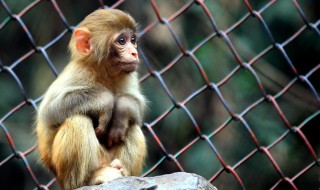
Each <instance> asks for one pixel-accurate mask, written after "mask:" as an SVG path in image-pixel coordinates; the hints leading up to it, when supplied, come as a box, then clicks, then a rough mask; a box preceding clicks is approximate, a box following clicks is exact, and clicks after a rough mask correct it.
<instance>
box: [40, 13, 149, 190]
mask: <svg viewBox="0 0 320 190" xmlns="http://www.w3.org/2000/svg"><path fill="white" fill-rule="evenodd" d="M135 30H136V23H135V21H134V20H133V18H132V17H131V16H129V15H128V14H126V13H124V12H122V11H119V10H112V9H109V10H98V11H95V12H93V13H92V14H90V15H89V16H87V17H86V18H85V19H84V21H83V22H81V23H80V24H79V26H78V28H77V29H76V30H75V31H74V33H73V35H72V37H71V40H70V45H69V48H70V52H71V61H70V63H69V64H68V66H67V67H66V68H65V69H64V71H63V72H62V73H61V74H60V75H59V77H58V78H57V79H56V80H55V81H54V82H53V84H52V85H51V86H50V87H49V89H48V91H47V92H46V94H45V96H44V99H43V101H42V102H41V104H40V107H39V111H38V114H37V121H36V122H37V124H36V125H37V126H36V132H37V137H38V143H39V151H40V154H41V158H42V161H43V163H44V165H45V166H47V167H48V168H49V169H50V170H51V171H52V172H53V173H54V174H55V175H56V178H57V181H58V183H59V185H60V187H61V188H62V189H64V190H69V189H74V188H77V187H81V186H84V185H92V184H99V183H102V182H106V181H109V180H112V179H114V178H117V177H120V176H128V175H138V174H139V172H140V170H141V168H142V165H143V162H144V159H145V155H146V143H145V137H144V135H143V133H142V131H141V128H140V125H141V120H142V117H143V112H144V107H145V99H144V97H143V95H142V94H141V92H140V88H139V82H138V77H137V73H136V72H135V71H131V70H130V69H128V68H131V69H132V68H136V66H134V64H137V62H138V59H137V60H135V58H132V57H130V56H132V55H133V54H132V55H128V53H127V52H128V51H129V50H130V49H129V50H128V48H131V49H135V48H136V44H128V45H125V46H123V47H118V46H119V44H117V42H116V40H117V37H118V35H119V34H122V33H123V34H125V35H131V34H132V33H134V32H135ZM77 32H78V34H76V33H77ZM83 39H84V40H83ZM121 48H123V49H121ZM124 50H125V51H124ZM130 51H131V50H130ZM121 52H122V53H121ZM132 59H134V61H132ZM115 60H116V61H115ZM128 60H129V61H128ZM123 64H125V67H124V66H123ZM95 119H96V120H97V124H96V121H95ZM96 125H97V126H96ZM97 136H98V138H97Z"/></svg>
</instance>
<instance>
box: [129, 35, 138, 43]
mask: <svg viewBox="0 0 320 190" xmlns="http://www.w3.org/2000/svg"><path fill="white" fill-rule="evenodd" d="M130 40H131V43H132V44H136V42H137V39H136V37H135V36H132V37H131V39H130Z"/></svg>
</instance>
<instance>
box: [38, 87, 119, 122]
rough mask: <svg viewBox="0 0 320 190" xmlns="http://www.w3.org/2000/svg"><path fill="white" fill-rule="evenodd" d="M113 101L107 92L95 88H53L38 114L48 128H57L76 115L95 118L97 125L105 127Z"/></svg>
mask: <svg viewBox="0 0 320 190" xmlns="http://www.w3.org/2000/svg"><path fill="white" fill-rule="evenodd" d="M113 101H114V100H113V96H112V95H111V93H110V92H109V91H107V90H104V91H102V90H101V89H100V90H98V89H97V88H95V87H92V88H90V87H81V86H76V87H74V86H67V87H64V88H62V90H61V89H60V90H59V89H55V88H54V87H53V88H52V89H50V90H49V91H48V95H47V96H46V97H45V99H44V103H43V104H42V105H43V106H42V107H40V111H39V114H41V115H40V118H41V119H43V120H44V122H45V123H47V124H48V125H49V126H58V125H60V124H61V123H63V122H64V121H65V119H66V118H68V117H70V116H72V115H76V114H80V115H86V116H94V117H97V118H99V123H101V124H104V125H106V124H107V122H108V121H109V120H110V117H111V114H112V108H113V104H114V103H113ZM100 116H103V117H102V118H100ZM107 116H109V117H107ZM100 120H101V121H100Z"/></svg>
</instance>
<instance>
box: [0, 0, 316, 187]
mask: <svg viewBox="0 0 320 190" xmlns="http://www.w3.org/2000/svg"><path fill="white" fill-rule="evenodd" d="M0 2H1V8H2V10H1V11H2V12H0V22H1V23H0V32H1V33H0V40H1V47H0V48H1V52H2V53H1V54H0V56H1V57H0V78H1V79H0V85H1V86H0V89H1V92H2V93H1V98H0V99H1V104H2V106H1V112H0V126H1V129H2V134H1V139H0V143H1V144H0V145H1V146H0V149H1V153H0V170H1V172H0V174H1V176H2V177H1V178H2V182H3V183H1V184H4V186H3V187H4V189H15V187H21V186H16V185H17V184H20V185H21V184H22V186H24V187H28V188H32V187H34V188H40V189H54V188H56V187H57V186H56V183H55V179H54V177H53V176H52V174H49V173H48V172H44V171H43V169H41V168H40V167H38V166H37V165H39V164H37V163H36V161H35V157H36V155H35V152H36V151H35V150H36V148H37V145H36V143H35V141H34V140H33V138H34V137H33V115H34V112H36V110H37V106H38V105H39V102H40V101H41V99H42V95H43V93H44V91H45V88H46V87H48V85H49V84H50V82H52V80H54V78H55V77H56V76H58V75H59V72H60V71H61V69H62V68H63V66H64V65H65V64H66V63H67V59H68V56H67V55H66V54H63V58H59V59H57V58H56V57H55V56H54V55H55V54H54V51H58V52H60V49H62V50H61V51H62V52H63V51H64V49H66V48H65V47H64V46H65V45H66V42H67V41H68V38H69V37H70V34H71V32H72V30H73V28H74V27H75V26H76V25H77V23H79V21H81V18H83V17H84V16H85V15H86V14H89V13H90V12H91V11H93V10H94V9H97V8H120V9H123V8H125V7H128V6H125V4H126V3H128V1H125V0H119V1H108V2H105V1H103V0H97V1H83V2H85V3H83V4H81V3H80V2H82V1H80V2H79V4H81V6H83V5H87V6H88V7H89V9H90V11H89V9H88V11H87V12H85V11H79V12H76V11H75V10H81V7H79V6H80V5H76V4H75V3H72V2H63V1H61V2H59V3H58V2H57V1H56V0H48V1H44V0H35V1H25V2H23V3H21V2H16V3H14V2H11V1H5V0H1V1H0ZM132 2H133V3H134V4H136V5H135V7H134V8H140V9H143V8H146V7H148V11H149V14H151V15H153V17H151V18H149V20H148V21H147V22H146V23H145V24H144V25H142V26H141V32H140V33H139V36H140V38H141V39H145V40H150V38H152V35H151V33H155V34H156V35H160V36H162V37H163V36H164V39H163V40H164V41H165V40H167V39H172V42H173V43H172V46H173V47H166V48H167V50H166V51H162V50H163V49H160V50H156V49H152V47H153V46H154V47H158V46H157V45H155V44H151V45H149V44H147V43H146V44H145V46H150V47H148V48H146V47H145V48H143V47H142V49H145V50H144V51H143V52H141V53H140V56H141V59H142V62H143V65H142V66H141V67H142V71H141V73H142V75H141V78H140V81H141V84H142V86H143V87H144V90H145V91H146V94H147V97H148V95H149V94H150V91H155V89H154V88H157V87H159V88H157V91H161V93H159V94H158V95H157V96H159V97H158V100H156V102H153V101H152V100H153V97H148V98H149V99H151V100H150V102H151V103H150V104H151V106H150V109H149V112H150V113H149V114H148V116H147V117H146V119H145V123H144V125H143V129H144V132H145V134H146V135H147V137H148V143H149V144H150V145H149V158H148V161H147V164H146V166H145V169H144V174H143V176H153V175H158V174H163V173H168V172H174V171H186V172H195V173H199V174H200V175H203V176H204V177H206V178H207V180H209V181H210V182H212V183H213V184H214V185H216V186H217V187H218V188H219V189H255V188H259V189H265V188H267V189H304V187H312V188H313V189H315V188H319V187H320V186H319V184H320V182H319V172H317V171H319V164H320V163H319V162H320V159H319V152H320V148H319V145H320V142H319V139H318V136H319V116H320V109H319V108H320V97H319V93H318V92H319V88H320V83H319V73H320V59H319V56H318V55H319V49H318V51H315V52H314V51H313V50H310V52H311V53H312V52H313V53H314V54H313V55H312V54H311V53H310V55H307V56H308V59H306V58H301V59H300V60H298V61H297V60H295V59H293V57H295V56H294V55H292V54H291V52H289V50H288V49H289V48H288V47H289V46H291V45H292V44H294V45H293V46H294V48H295V49H304V48H308V47H307V45H305V46H297V45H296V44H295V41H297V39H298V38H301V37H302V36H303V35H305V34H306V33H308V34H309V33H310V35H314V36H315V37H314V38H312V39H316V40H315V41H312V42H310V43H317V42H319V39H320V38H319V37H320V30H319V25H320V18H319V17H317V16H314V17H316V18H315V19H312V21H311V19H309V18H308V16H306V15H310V14H311V13H310V12H309V11H308V9H307V8H303V6H301V4H303V5H304V4H305V3H301V2H298V1H296V0H291V1H289V0H288V1H286V2H287V4H290V5H291V6H292V7H291V9H290V11H294V12H296V13H297V15H298V16H297V18H296V19H300V22H301V24H300V25H299V26H298V27H296V28H294V29H292V31H294V32H292V33H290V34H289V35H287V36H286V37H285V38H283V39H279V37H278V36H277V34H278V33H281V32H282V31H281V30H282V29H283V28H282V29H281V28H280V27H278V28H279V29H278V30H276V31H274V29H273V28H277V27H272V28H271V27H270V24H269V23H268V18H269V15H270V14H272V13H270V11H271V10H272V9H274V7H277V6H278V4H281V3H282V2H283V1H277V0H270V1H261V2H259V3H257V2H251V1H248V0H245V1H232V2H231V1H230V2H229V4H230V3H235V5H234V6H236V5H238V6H242V7H244V9H243V10H245V11H244V12H241V13H238V14H237V15H236V16H235V15H232V16H231V17H233V20H234V22H232V23H224V20H223V19H221V17H219V18H217V17H218V16H215V15H216V12H218V11H219V7H218V5H223V2H219V3H214V2H212V1H203V0H188V1H187V0H186V1H179V6H173V5H172V4H177V2H171V1H155V0H150V1H139V2H138V1H131V3H132ZM313 3H314V4H316V3H315V2H313ZM18 4H19V5H18ZM130 5H131V4H130ZM15 6H16V7H15ZM170 6H172V7H173V8H171V9H170V10H169V9H168V7H170ZM17 7H19V8H20V9H19V8H17ZM177 7H178V8H177ZM230 7H232V6H230ZM71 9H73V10H74V12H71V13H70V12H69V11H70V10H71ZM192 9H196V10H197V12H196V14H199V15H200V14H202V16H201V20H197V21H196V22H205V23H206V24H205V26H207V27H206V28H203V30H204V32H202V33H201V34H200V32H199V31H198V28H197V27H196V26H194V27H193V26H190V23H191V21H190V20H192V18H191V17H188V16H186V15H188V14H189V13H188V12H190V11H191V10H192ZM47 10H48V12H46V11H47ZM49 10H50V11H49ZM33 11H37V12H41V14H43V17H45V18H43V20H42V22H44V23H45V26H46V27H45V28H41V31H39V30H37V25H39V23H36V22H35V21H34V20H33V18H34V17H32V15H33V14H31V12H33ZM135 11H136V12H139V13H140V14H142V15H143V14H146V13H145V12H143V10H137V9H136V10H135ZM276 11H278V12H279V11H283V12H285V10H279V9H277V10H276ZM129 12H130V13H132V14H133V16H134V14H135V12H134V10H132V11H129ZM146 12H147V11H146ZM75 13H78V14H75ZM41 14H38V15H41ZM65 15H67V16H65ZM46 16H50V18H51V17H52V18H53V19H48V18H47V17H46ZM280 16H281V14H280ZM318 16H319V15H318ZM38 17H39V16H38ZM40 17H42V16H40ZM185 17H186V18H185ZM182 18H185V20H184V21H185V22H184V23H185V25H189V26H188V27H189V30H190V32H189V33H188V34H189V35H190V37H189V36H188V35H182V33H183V32H186V31H183V32H181V30H179V28H177V26H176V22H178V20H179V19H182ZM199 18H200V17H199ZM188 19H190V20H188ZM219 19H221V20H219ZM293 20H294V22H295V21H296V20H295V19H293ZM248 22H257V23H258V24H257V25H254V24H249V25H248V26H249V27H248V26H247V23H248ZM192 23H194V22H192ZM159 27H161V30H160V29H159ZM250 27H251V28H250ZM163 30H165V31H166V33H165V34H161V32H162V31H163ZM237 30H244V31H245V32H244V33H246V32H248V33H250V32H249V31H251V32H252V33H250V34H251V35H250V36H249V38H250V37H252V38H254V34H255V33H257V32H261V33H263V35H264V37H265V38H264V39H258V40H256V43H264V44H265V46H263V47H262V48H260V49H259V48H257V50H256V51H254V52H251V53H246V51H245V50H243V49H242V47H241V45H239V42H238V40H239V38H237V37H239V36H237V35H238V34H239V33H237V32H236V31H237ZM17 31H19V32H17ZM49 31H51V32H50V35H49V34H48V33H49ZM8 33H13V34H12V35H10V34H8ZM191 33H192V34H191ZM7 36H9V37H7ZM150 36H151V37H150ZM191 36H192V37H191ZM193 37H194V38H196V39H197V41H194V42H193V43H186V40H185V38H193ZM317 40H318V41H317ZM142 41H143V40H142ZM150 41H152V40H150ZM253 41H255V40H253ZM15 43H17V44H19V45H17V44H15ZM152 43H162V41H161V40H160V41H153V42H152ZM61 44H62V45H61ZM211 44H217V46H219V47H224V48H223V51H224V52H227V53H225V54H227V55H225V54H223V56H225V60H226V62H231V64H226V65H220V66H219V67H221V68H224V70H223V72H222V71H221V73H219V74H218V75H219V76H221V77H220V78H218V77H213V76H212V72H211V71H210V70H211V69H212V68H215V67H217V66H216V65H217V64H220V63H215V60H214V59H213V60H211V59H210V58H211V55H209V54H210V53H208V52H206V53H205V54H204V57H208V58H207V59H203V58H202V55H200V53H199V52H203V50H202V49H207V48H208V46H211ZM141 46H143V44H142V45H141ZM316 46H317V47H319V43H317V44H316ZM61 47H63V48H61ZM213 47H216V46H213ZM57 49H59V50H57ZM147 49H148V50H147ZM147 51H154V52H155V54H156V56H155V57H156V58H155V59H157V57H162V55H163V54H166V53H167V52H170V53H169V54H170V56H171V57H172V58H166V59H162V58H159V60H160V61H159V62H161V63H160V64H156V63H155V62H156V61H154V59H152V56H148V52H147ZM301 51H302V50H301ZM274 54H278V57H281V59H279V60H274V62H275V63H273V64H276V65H277V64H278V65H281V67H283V68H281V69H282V70H284V71H285V72H286V76H289V77H287V78H283V77H282V78H281V77H279V78H277V79H274V80H279V81H278V83H281V85H279V84H278V85H277V84H274V85H277V87H274V88H273V87H270V84H268V83H267V82H266V81H268V80H267V79H265V78H268V76H269V78H270V76H275V75H270V73H269V72H270V69H267V67H260V66H263V65H265V62H266V61H265V57H266V56H269V55H271V57H272V56H273V55H274ZM170 56H168V57H170ZM310 56H312V59H311V58H310ZM223 59H224V58H223ZM186 60H188V61H186ZM36 62H37V63H39V64H36ZM61 62H62V63H63V64H60V63H61ZM25 65H27V66H25ZM40 65H41V66H40ZM182 65H183V66H182ZM186 65H187V66H188V68H186V67H187V66H186ZM180 67H181V68H180ZM48 69H50V73H49V72H46V71H45V70H48ZM271 71H273V72H271V74H275V73H274V72H276V70H271ZM218 72H220V71H218ZM169 73H171V74H170V75H169ZM172 73H173V74H172ZM181 73H184V74H182V75H183V76H184V77H186V78H179V76H181V75H179V74H181ZM241 73H245V75H246V76H247V80H246V84H243V83H237V81H240V79H239V75H241ZM193 77H195V78H197V82H195V81H196V79H194V78H193ZM271 78H272V77H271ZM152 81H153V82H152ZM149 83H150V84H149ZM231 84H233V85H234V84H238V85H239V84H240V85H239V86H238V87H237V88H235V89H236V90H235V91H230V90H228V89H229V88H232V85H231ZM241 84H242V85H243V86H241ZM180 85H181V86H183V87H186V86H187V87H188V88H186V89H189V90H185V89H183V88H178V87H179V86H180ZM246 85H249V86H250V87H252V88H254V89H255V92H256V93H255V95H253V96H252V97H251V96H250V97H249V99H250V101H246V104H244V103H243V102H242V100H241V99H237V98H235V97H237V96H233V95H232V94H228V92H234V93H239V94H242V93H244V92H243V91H245V90H246V89H245V86H246ZM297 85H299V87H301V86H303V90H302V91H298V92H296V93H298V94H299V95H300V96H298V98H299V97H300V98H301V97H305V98H307V100H303V101H302V103H301V102H300V104H302V106H301V105H300V108H302V109H300V110H298V109H296V110H291V108H292V107H290V105H295V104H297V103H298V102H299V101H298V100H296V99H292V98H291V99H290V98H289V99H287V98H285V97H286V96H287V95H288V94H290V93H292V92H291V91H296V90H297V88H296V86H297ZM191 86H192V87H191ZM271 86H272V85H271ZM189 87H190V88H189ZM252 88H249V89H252ZM190 89H192V90H190ZM272 89H273V90H272ZM274 89H276V90H274ZM246 93H247V92H246ZM293 93H294V92H293ZM300 93H302V94H300ZM310 94H311V95H310ZM244 96H245V95H244ZM283 99H284V100H283ZM283 101H286V103H285V104H284V103H283ZM199 102H200V103H199ZM310 104H311V105H310ZM156 106H159V107H161V109H159V110H157V111H155V109H154V107H156ZM304 106H306V107H308V109H305V107H304ZM215 107H219V109H216V108H215ZM310 107H311V108H310ZM209 109H215V111H208V110H209ZM217 110H218V111H219V112H224V113H223V114H217V116H215V117H214V116H212V115H214V114H216V113H215V112H217ZM257 110H260V111H257ZM177 112H179V113H177ZM260 112H262V113H263V114H264V116H263V117H262V118H261V117H259V119H258V120H257V114H258V113H260ZM291 112H293V113H295V114H292V113H291ZM211 114H212V115H211ZM180 116H181V117H183V119H178V118H177V117H180ZM220 116H223V117H221V118H217V117H220ZM212 118H213V119H212ZM252 118H256V120H254V119H252ZM175 120H178V122H172V121H175ZM209 120H214V121H212V122H209ZM269 120H277V121H278V122H276V123H272V122H270V121H269ZM169 121H170V122H169ZM252 121H254V122H252ZM206 122H207V123H208V122H209V124H206ZM273 124H278V126H272V125H273ZM168 125H169V126H168ZM208 126H210V127H208ZM274 131H275V132H274ZM267 133H270V134H273V136H271V137H270V139H267V140H266V138H267V137H265V136H267V135H266V134H267ZM239 134H240V135H239ZM178 136H180V137H179V140H178ZM269 136H270V135H269ZM269 136H268V137H269ZM184 137H185V138H184ZM237 138H241V139H240V140H239V139H237ZM231 144H233V145H231ZM230 147H231V148H230ZM289 150H291V151H289ZM295 157H296V158H295ZM314 174H315V175H318V176H315V175H314ZM260 175H261V176H260ZM11 176H15V177H14V178H11ZM305 176H313V177H305ZM9 177H10V179H8V178H9ZM6 179H7V180H9V181H6V182H4V181H3V180H6ZM262 181H263V183H262ZM259 183H261V184H259ZM253 184H255V185H253ZM306 185H307V186H306Z"/></svg>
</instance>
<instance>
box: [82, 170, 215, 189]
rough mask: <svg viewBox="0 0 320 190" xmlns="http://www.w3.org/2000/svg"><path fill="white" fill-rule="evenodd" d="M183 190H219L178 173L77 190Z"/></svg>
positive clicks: (198, 179) (196, 178)
mask: <svg viewBox="0 0 320 190" xmlns="http://www.w3.org/2000/svg"><path fill="white" fill-rule="evenodd" d="M107 189H112V190H178V189H179V190H180V189H181V190H182V189H189V190H191V189H201V190H217V188H216V187H214V186H213V185H212V184H211V183H210V182H208V181H207V180H206V179H204V178H203V177H201V176H199V175H196V174H191V173H185V172H177V173H173V174H168V175H162V176H156V177H122V178H118V179H115V180H113V181H110V182H108V183H103V184H101V185H95V186H85V187H81V188H78V189H77V190H107Z"/></svg>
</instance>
